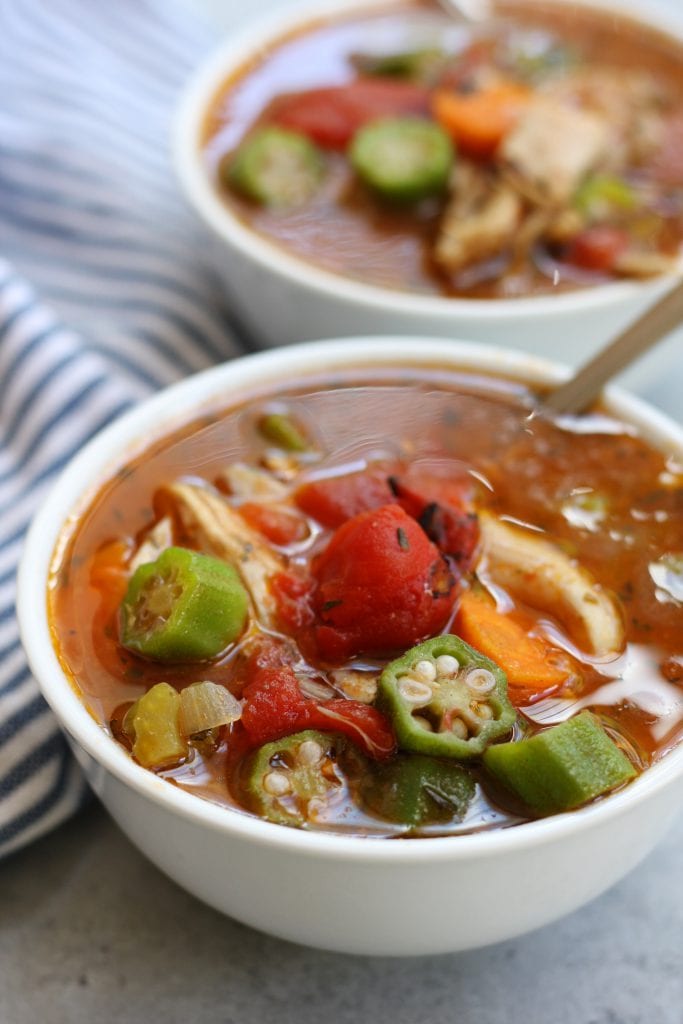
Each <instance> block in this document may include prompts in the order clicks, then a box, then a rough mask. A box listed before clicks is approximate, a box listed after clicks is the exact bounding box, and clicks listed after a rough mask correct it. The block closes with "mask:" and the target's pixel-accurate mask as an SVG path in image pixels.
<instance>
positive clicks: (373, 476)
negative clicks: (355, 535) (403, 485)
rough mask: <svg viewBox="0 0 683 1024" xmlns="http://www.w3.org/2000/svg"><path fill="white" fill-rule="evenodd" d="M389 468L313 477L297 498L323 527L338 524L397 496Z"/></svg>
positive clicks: (334, 527) (301, 505)
mask: <svg viewBox="0 0 683 1024" xmlns="http://www.w3.org/2000/svg"><path fill="white" fill-rule="evenodd" d="M389 472H390V470H389V469H388V468H387V469H379V468H374V467H373V468H372V469H367V470H361V471H360V472H357V473H344V474H343V475H342V476H332V477H327V478H326V479H321V480H312V481H311V482H310V483H308V484H304V485H303V487H300V488H299V490H298V491H297V493H296V496H295V500H296V503H297V505H298V506H299V508H300V509H302V510H303V511H304V512H305V513H306V514H307V515H309V516H311V517H312V518H313V519H316V520H317V521H318V522H319V523H320V524H321V525H322V526H327V527H329V528H330V529H332V530H336V529H337V527H338V526H341V525H342V523H345V522H346V520H347V519H352V518H353V516H357V515H358V514H359V513H361V512H368V511H369V510H370V509H373V508H380V507H381V506H382V505H389V504H390V503H391V502H392V501H393V500H394V496H393V494H392V491H391V487H390V486H389Z"/></svg>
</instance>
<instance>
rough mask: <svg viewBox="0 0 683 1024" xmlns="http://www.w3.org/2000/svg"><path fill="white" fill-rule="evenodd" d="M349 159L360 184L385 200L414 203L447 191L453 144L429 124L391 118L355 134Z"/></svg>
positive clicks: (444, 134)
mask: <svg viewBox="0 0 683 1024" xmlns="http://www.w3.org/2000/svg"><path fill="white" fill-rule="evenodd" d="M349 159H350V161H351V164H352V165H353V167H354V169H355V171H356V173H357V174H358V176H359V177H360V178H361V179H362V180H363V181H364V182H365V184H366V185H369V186H370V188H372V189H374V190H375V191H376V192H378V193H379V194H380V195H382V196H384V197H385V198H386V199H393V200H397V201H399V202H415V201H417V200H418V199H423V198H425V197H426V196H430V195H434V194H435V193H438V192H441V191H442V190H443V189H444V188H445V187H446V184H447V182H448V176H449V174H450V170H451V166H452V163H453V145H452V143H451V140H450V138H449V136H448V135H447V134H446V132H445V131H444V130H443V128H441V127H440V126H439V125H437V124H435V123H434V122H433V121H426V120H421V119H420V118H417V117H390V118H383V119H381V120H377V121H372V122H371V123H370V124H368V125H366V126H365V127H363V128H361V129H360V130H359V131H358V132H356V134H355V135H354V137H353V140H352V142H351V147H350V149H349Z"/></svg>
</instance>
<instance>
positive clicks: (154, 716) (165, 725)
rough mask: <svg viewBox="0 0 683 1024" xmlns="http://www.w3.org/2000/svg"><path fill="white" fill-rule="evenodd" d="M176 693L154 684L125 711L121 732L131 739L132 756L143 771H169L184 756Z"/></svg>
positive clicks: (166, 684)
mask: <svg viewBox="0 0 683 1024" xmlns="http://www.w3.org/2000/svg"><path fill="white" fill-rule="evenodd" d="M179 712H180V694H179V693H178V692H177V691H176V690H174V688H173V687H172V686H170V685H169V684H168V683H157V684H156V685H155V686H153V687H152V688H151V690H148V691H147V693H145V694H143V695H142V697H140V698H139V699H138V700H136V702H135V704H133V706H132V707H131V708H130V709H129V710H128V711H127V712H126V717H125V719H124V724H123V727H124V731H125V732H126V734H127V735H128V736H130V738H131V739H132V744H133V747H132V749H133V757H134V758H135V760H136V761H138V762H139V763H140V764H141V765H142V767H143V768H154V769H160V768H170V767H172V766H173V765H176V764H179V763H180V762H181V761H184V760H185V758H186V757H187V752H188V745H187V741H186V740H185V738H184V737H183V736H182V734H181V732H180V725H179V719H178V716H179Z"/></svg>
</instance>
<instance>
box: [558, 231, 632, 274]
mask: <svg viewBox="0 0 683 1024" xmlns="http://www.w3.org/2000/svg"><path fill="white" fill-rule="evenodd" d="M628 244H629V236H628V232H626V231H624V230H623V228H617V227H612V226H610V225H608V224H594V225H593V226H592V227H589V228H586V229H585V231H581V232H580V233H579V234H578V235H576V237H575V238H573V239H572V242H571V244H570V245H569V248H568V250H567V255H566V258H567V259H568V260H569V262H570V263H575V264H576V266H577V267H585V269H586V270H604V271H610V270H613V269H614V266H615V264H616V262H617V260H618V258H619V256H621V254H622V253H623V252H624V251H625V250H626V249H627V248H628Z"/></svg>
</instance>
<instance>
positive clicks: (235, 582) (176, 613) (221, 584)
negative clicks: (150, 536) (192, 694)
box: [121, 547, 249, 661]
mask: <svg viewBox="0 0 683 1024" xmlns="http://www.w3.org/2000/svg"><path fill="white" fill-rule="evenodd" d="M248 603H249V599H248V596H247V592H246V590H245V589H244V587H243V586H242V583H241V582H240V578H239V576H238V575H237V573H236V572H235V570H234V569H233V568H232V566H231V565H227V564H226V563H225V562H221V561H219V559H217V558H211V557H210V556H209V555H202V554H199V553H198V552H197V551H190V550H189V549H187V548H177V547H171V548H167V549H166V550H165V551H163V552H162V553H161V554H160V555H159V557H158V558H157V560H156V561H155V562H147V563H146V564H145V565H140V566H138V568H137V569H136V570H135V572H134V573H133V575H132V577H131V579H130V581H129V583H128V590H127V591H126V596H125V597H124V599H123V603H122V605H121V643H122V644H123V646H124V647H127V648H128V649H129V650H131V651H135V653H136V654H141V655H143V656H144V657H146V658H151V659H152V660H154V661H206V660H207V659H209V658H215V657H217V655H219V654H221V652H222V651H224V650H225V648H226V647H227V646H228V645H229V644H231V643H233V642H234V641H235V640H236V639H237V638H238V636H239V635H240V633H241V632H242V630H243V629H244V625H245V622H246V618H247V608H248Z"/></svg>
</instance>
